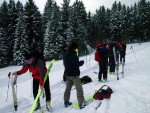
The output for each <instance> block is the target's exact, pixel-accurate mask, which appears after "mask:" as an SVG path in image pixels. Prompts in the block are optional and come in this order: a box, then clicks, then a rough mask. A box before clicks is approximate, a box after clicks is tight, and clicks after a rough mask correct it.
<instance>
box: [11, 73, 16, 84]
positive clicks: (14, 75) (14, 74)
mask: <svg viewBox="0 0 150 113" xmlns="http://www.w3.org/2000/svg"><path fill="white" fill-rule="evenodd" d="M12 75H13V77H14V79H13V82H14V85H15V84H16V82H17V71H15V72H13V73H12Z"/></svg>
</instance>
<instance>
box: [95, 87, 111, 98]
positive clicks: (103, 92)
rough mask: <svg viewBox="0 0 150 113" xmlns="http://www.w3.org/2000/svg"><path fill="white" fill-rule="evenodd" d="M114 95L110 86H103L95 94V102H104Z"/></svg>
mask: <svg viewBox="0 0 150 113" xmlns="http://www.w3.org/2000/svg"><path fill="white" fill-rule="evenodd" d="M112 93H113V91H112V89H111V88H110V87H109V86H107V85H103V86H102V87H101V88H100V89H99V90H98V91H96V92H95V94H94V96H93V98H94V99H95V100H103V99H104V98H110V97H111V94H112Z"/></svg>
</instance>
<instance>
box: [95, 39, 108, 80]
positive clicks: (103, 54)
mask: <svg viewBox="0 0 150 113" xmlns="http://www.w3.org/2000/svg"><path fill="white" fill-rule="evenodd" d="M97 51H98V55H99V57H100V58H101V60H100V62H99V68H100V70H99V74H98V81H99V82H107V81H108V80H107V67H108V45H107V44H106V40H103V43H102V45H101V46H98V47H97ZM102 75H103V80H102Z"/></svg>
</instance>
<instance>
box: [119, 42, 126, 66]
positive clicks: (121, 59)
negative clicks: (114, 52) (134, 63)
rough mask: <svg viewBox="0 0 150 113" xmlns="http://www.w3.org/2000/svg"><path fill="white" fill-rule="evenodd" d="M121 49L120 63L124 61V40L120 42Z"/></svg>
mask: <svg viewBox="0 0 150 113" xmlns="http://www.w3.org/2000/svg"><path fill="white" fill-rule="evenodd" d="M121 46H122V51H121V53H120V63H123V64H124V63H125V56H126V43H125V42H124V41H122V42H121Z"/></svg>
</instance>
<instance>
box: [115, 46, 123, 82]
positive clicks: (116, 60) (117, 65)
mask: <svg viewBox="0 0 150 113" xmlns="http://www.w3.org/2000/svg"><path fill="white" fill-rule="evenodd" d="M113 54H114V60H115V63H116V74H117V80H119V59H116V49H115V47H113ZM124 65H125V62H124V61H122V72H121V73H122V78H124Z"/></svg>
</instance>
